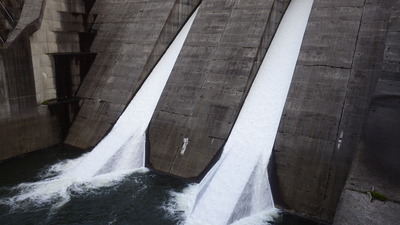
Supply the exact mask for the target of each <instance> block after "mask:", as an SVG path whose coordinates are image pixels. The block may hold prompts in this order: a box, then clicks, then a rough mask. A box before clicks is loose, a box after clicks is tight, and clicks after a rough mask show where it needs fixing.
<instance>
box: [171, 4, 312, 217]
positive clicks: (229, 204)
mask: <svg viewBox="0 0 400 225" xmlns="http://www.w3.org/2000/svg"><path fill="white" fill-rule="evenodd" d="M312 4H313V0H292V2H291V3H290V5H289V7H288V9H287V11H286V13H285V15H284V17H283V19H282V21H281V23H280V25H279V28H278V30H277V32H276V35H275V37H274V39H273V41H272V43H271V45H270V47H269V49H268V52H267V54H266V56H265V58H264V60H263V62H262V65H261V67H260V70H259V72H258V74H257V76H256V78H255V80H254V83H253V85H252V87H251V89H250V92H249V94H248V96H247V98H246V101H245V103H244V105H243V108H242V110H241V111H240V114H239V117H238V119H237V122H236V123H235V125H234V127H233V130H232V133H231V135H230V136H229V138H228V140H227V143H226V145H225V147H224V151H223V153H222V156H221V158H220V160H219V161H218V162H217V164H216V165H215V166H214V167H213V168H212V169H211V170H210V171H209V173H208V174H207V175H206V177H205V178H204V179H203V180H202V181H201V183H200V184H199V185H198V186H192V187H191V188H189V189H188V191H187V192H188V193H189V194H187V195H188V196H186V197H185V195H184V194H183V195H181V196H177V198H180V199H176V201H177V202H178V203H179V202H180V204H181V206H179V207H181V210H185V211H186V213H187V214H186V217H187V220H186V224H191V225H192V224H207V225H225V224H232V223H234V224H260V223H262V222H263V221H264V220H268V216H269V215H271V214H269V213H270V212H271V211H273V209H274V203H273V199H272V194H271V190H270V186H269V181H268V176H267V175H268V174H267V164H268V161H269V158H270V154H271V151H272V148H273V144H274V140H275V136H276V133H277V130H278V125H279V122H280V118H281V115H282V111H283V107H284V104H285V101H286V97H287V94H288V91H289V86H290V83H291V80H292V76H293V72H294V69H295V65H296V62H297V58H298V55H299V51H300V47H301V43H302V40H303V36H304V32H305V28H306V25H307V21H308V17H309V14H310V11H311V8H312ZM193 189H196V190H195V191H194V190H193ZM194 193H195V194H194ZM184 202H186V203H184ZM182 204H183V205H185V204H186V205H185V206H182ZM188 205H189V206H188ZM249 216H251V217H249Z"/></svg>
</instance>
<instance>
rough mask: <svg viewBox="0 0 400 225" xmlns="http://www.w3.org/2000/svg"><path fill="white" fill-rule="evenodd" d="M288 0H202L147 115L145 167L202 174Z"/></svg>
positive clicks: (233, 116)
mask: <svg viewBox="0 0 400 225" xmlns="http://www.w3.org/2000/svg"><path fill="white" fill-rule="evenodd" d="M288 3H289V1H285V0H283V1H278V0H275V1H274V0H268V1H259V0H247V1H226V0H205V1H203V2H202V4H201V5H200V8H199V12H198V14H197V17H196V18H195V20H194V23H193V26H192V28H191V30H190V32H189V35H188V37H187V39H186V42H185V44H184V46H183V48H182V51H181V54H180V56H179V57H178V60H177V62H176V64H175V66H174V69H173V71H172V73H171V75H170V78H169V80H168V82H167V84H166V87H165V89H164V91H163V94H162V96H161V98H160V101H159V103H158V105H157V108H156V110H155V113H154V115H153V118H152V120H151V123H150V127H149V130H148V138H149V140H148V142H149V144H148V156H149V157H148V166H149V167H151V168H153V169H155V170H158V171H162V172H165V173H169V174H173V175H175V176H179V177H183V178H199V177H201V176H202V175H203V174H204V172H206V170H207V167H208V166H210V165H212V163H213V160H216V159H217V158H218V152H219V151H220V150H221V149H222V147H223V145H224V143H225V141H226V139H227V138H228V136H229V133H230V131H231V129H232V127H233V124H234V123H235V120H236V118H237V115H238V113H239V111H240V108H241V106H242V104H243V102H244V99H245V97H246V94H247V92H248V90H249V88H250V86H251V83H252V81H253V79H254V76H255V75H256V73H257V70H258V68H259V65H260V62H261V61H262V59H263V57H264V55H265V52H266V50H267V48H268V46H269V43H270V41H271V39H272V36H273V35H274V33H275V31H276V28H277V25H278V24H279V22H280V20H281V18H282V15H283V13H284V11H285V9H286V8H287V6H288ZM182 148H185V150H184V151H182Z"/></svg>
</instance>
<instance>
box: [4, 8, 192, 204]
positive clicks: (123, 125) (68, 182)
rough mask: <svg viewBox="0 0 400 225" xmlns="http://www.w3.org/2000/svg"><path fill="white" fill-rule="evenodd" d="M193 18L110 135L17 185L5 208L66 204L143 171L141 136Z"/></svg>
mask: <svg viewBox="0 0 400 225" xmlns="http://www.w3.org/2000/svg"><path fill="white" fill-rule="evenodd" d="M196 14H197V11H196V12H195V13H193V15H192V16H191V18H190V19H189V20H188V22H187V23H186V24H185V26H184V27H183V28H182V30H181V31H180V32H179V34H178V35H177V37H176V38H175V40H174V41H173V43H172V44H171V45H170V47H169V48H168V49H167V51H166V52H165V54H164V55H163V57H162V58H161V59H160V61H159V62H158V63H157V65H156V66H155V68H154V69H153V71H152V72H151V74H150V75H149V77H148V78H147V80H146V81H145V83H144V84H143V86H142V87H141V88H140V90H139V91H138V93H137V94H136V95H135V97H134V98H133V99H132V101H131V102H130V104H129V105H128V107H127V108H126V110H125V111H124V113H123V114H122V115H121V116H120V118H119V119H118V121H117V123H116V124H115V126H114V127H113V129H112V130H111V132H110V133H109V134H108V135H107V136H106V137H105V138H104V139H103V140H102V141H101V142H100V143H99V144H98V145H97V146H96V147H95V148H94V149H93V150H92V151H91V152H90V153H88V154H85V155H84V156H82V157H80V158H78V159H75V160H70V161H67V162H61V163H59V164H57V165H54V166H52V167H51V168H50V169H49V171H48V175H45V176H44V177H43V180H42V181H39V182H35V183H23V184H20V185H19V186H18V187H17V189H19V190H21V193H20V194H19V195H17V196H15V197H13V198H12V199H9V200H7V201H8V204H10V205H12V204H16V203H18V202H22V201H26V200H33V201H35V202H37V203H41V202H48V201H49V200H52V199H53V200H54V199H55V198H57V199H61V200H60V201H61V203H63V202H66V201H68V200H69V198H70V196H69V194H70V191H71V190H73V191H74V192H81V191H82V192H85V191H87V190H90V189H93V188H97V187H104V186H109V185H113V184H115V182H117V181H118V180H120V179H122V178H123V177H124V176H125V175H127V174H130V173H132V172H134V171H138V172H143V171H146V169H145V168H144V154H145V153H144V152H145V141H146V138H145V132H146V129H147V127H148V124H149V122H150V120H151V117H152V115H153V113H154V110H155V108H156V106H157V102H158V100H159V98H160V96H161V93H162V91H163V89H164V86H165V84H166V82H167V80H168V77H169V75H170V73H171V71H172V68H173V66H174V64H175V61H176V59H177V58H178V55H179V52H180V50H181V48H182V46H183V43H184V41H185V39H186V37H187V34H188V33H189V30H190V27H191V26H192V23H193V20H194V18H195V16H196ZM49 174H58V175H56V176H53V175H50V176H49ZM7 201H6V202H4V201H3V202H2V203H7ZM61 205H62V204H61Z"/></svg>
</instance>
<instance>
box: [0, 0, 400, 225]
mask: <svg viewBox="0 0 400 225" xmlns="http://www.w3.org/2000/svg"><path fill="white" fill-rule="evenodd" d="M292 1H296V0H292ZM297 1H301V0H297ZM1 3H2V6H4V7H0V9H1V10H2V13H1V15H2V17H0V25H1V27H0V37H1V40H3V41H1V42H0V45H1V46H0V143H1V145H0V160H8V159H11V158H13V157H16V156H19V155H22V154H25V153H28V152H32V151H35V150H38V149H42V148H46V147H49V146H53V145H57V144H67V145H71V146H74V147H76V148H80V149H83V150H91V149H92V148H93V147H94V146H96V144H97V143H98V142H99V141H100V140H101V139H102V138H103V137H104V136H105V135H106V134H107V133H108V132H109V131H110V130H111V128H112V127H113V125H114V124H115V123H116V121H117V119H118V118H119V116H120V115H121V114H122V112H123V111H124V110H125V108H126V107H127V104H128V103H129V102H130V100H131V99H132V98H134V96H135V95H136V93H137V92H138V90H139V89H140V87H141V86H142V84H143V83H144V81H145V80H146V79H147V76H148V75H149V74H150V72H151V71H152V69H153V68H154V66H155V65H156V64H157V62H158V61H159V59H160V58H161V56H162V55H163V54H164V52H165V50H166V49H167V47H168V46H169V45H170V43H171V42H172V41H173V40H174V38H175V36H176V35H177V33H178V32H179V31H180V29H181V28H182V26H183V24H184V23H185V22H186V21H187V20H188V18H189V16H190V15H191V14H192V13H193V12H194V10H195V9H196V8H197V7H198V8H199V9H198V14H197V16H196V18H195V20H194V22H193V26H192V28H191V29H190V31H189V34H188V37H187V39H186V41H185V43H184V45H183V48H182V51H181V53H180V55H179V57H178V60H177V62H176V64H175V66H174V68H173V70H172V73H171V76H170V78H169V79H168V81H167V84H166V87H165V89H164V90H163V93H162V95H161V98H160V100H159V102H158V105H157V107H156V110H155V112H154V114H153V116H152V119H151V122H150V125H149V127H148V130H147V159H146V164H147V166H148V167H150V168H151V169H153V170H155V171H159V172H161V173H166V174H170V175H172V176H177V177H181V178H184V179H189V180H197V181H198V180H200V179H201V178H202V177H203V176H204V175H205V173H206V172H207V171H208V169H210V168H211V166H212V165H214V163H215V162H216V161H217V160H218V158H219V156H220V154H221V149H222V148H223V146H224V145H225V142H226V140H227V138H228V136H229V134H230V132H231V130H232V127H233V125H234V124H235V122H236V119H237V116H238V113H239V111H240V109H241V107H242V105H243V102H244V100H245V98H246V96H247V93H248V91H249V89H250V87H251V85H252V83H253V80H254V78H255V75H256V74H257V71H258V69H259V66H260V63H261V61H262V60H263V58H264V55H265V53H266V51H267V50H268V47H269V44H270V42H271V40H272V38H273V36H274V34H275V32H276V29H277V27H278V25H279V23H280V21H281V18H282V16H283V14H284V13H285V11H286V8H287V6H288V5H289V3H290V0H247V1H243V0H202V1H201V0H195V1H193V0H192V1H190V0H154V1H139V0H122V1H107V0H97V1H94V0H59V1H56V0H25V1H18V0H1ZM22 3H24V4H22ZM399 13H400V1H398V0H384V1H382V0H380V1H378V0H353V1H348V0H314V3H313V8H312V10H311V14H310V18H309V20H308V23H307V28H306V32H305V35H304V39H303V43H302V47H301V50H300V55H299V57H298V60H297V64H296V69H295V72H294V75H293V80H292V82H291V87H290V90H289V94H288V97H287V100H286V104H285V108H284V111H283V114H282V117H281V121H280V126H279V129H278V133H277V136H276V139H275V145H274V149H273V153H272V154H273V155H272V158H271V161H270V170H269V173H270V180H271V183H272V184H273V194H274V198H275V203H276V205H277V206H278V207H279V208H282V209H284V210H288V211H290V212H293V213H297V214H300V215H305V216H307V217H310V218H313V219H316V220H320V221H323V222H327V223H331V222H332V221H334V223H336V224H344V222H343V221H345V220H348V215H349V213H350V212H349V210H347V209H349V208H352V209H353V210H350V211H351V213H352V214H353V215H361V217H362V215H365V213H366V212H361V211H362V210H361V207H360V208H357V207H351V205H349V202H355V203H354V204H357V203H360V204H362V205H367V201H365V198H366V197H367V194H366V192H367V191H369V189H370V188H371V187H369V186H374V187H376V188H377V190H378V191H380V192H384V193H387V195H388V197H389V199H390V201H389V202H390V208H389V209H388V212H389V214H390V212H392V211H391V210H394V211H395V210H397V209H398V207H399V206H398V205H399V204H398V199H397V197H396V196H398V194H399V193H400V190H399V189H398V185H397V184H396V182H394V181H393V180H394V178H395V177H396V174H397V172H396V171H398V165H395V164H393V163H392V162H393V161H395V160H396V159H400V156H399V154H398V152H397V151H398V150H396V149H395V148H394V147H393V146H395V144H393V143H397V142H396V140H397V139H398V137H399V136H398V134H399V131H398V129H396V128H395V127H390V126H389V125H390V124H397V123H398V121H399V119H398V117H396V116H397V115H398V112H399V108H398V101H397V100H396V99H398V96H399V93H400V89H399V86H400V85H399V80H400V78H399V73H400V66H399V65H400V64H399V62H400V58H399V57H400V54H399V53H400V50H399V44H398V43H400V38H399V32H400V29H399V27H400V20H399V17H398V15H399ZM13 21H14V22H13ZM288 35H290V34H288ZM271 107H273V106H271ZM385 119H386V120H385ZM374 127H378V128H379V129H380V130H382V132H383V133H384V135H381V134H380V133H379V132H378V133H377V132H375V131H374ZM386 129H388V130H386ZM378 136H379V138H377V137H378ZM374 138H377V139H376V142H373V143H372V144H371V143H370V141H371V139H374ZM386 143H391V144H392V145H391V144H386ZM183 147H184V151H183V153H182V149H183ZM380 147H382V149H386V150H382V151H385V152H387V155H386V154H385V155H381V156H380V157H379V160H377V161H376V162H374V163H373V164H372V163H371V164H369V163H368V162H369V161H370V160H371V159H373V158H374V157H372V156H373V155H374V154H376V152H377V151H380V150H379V149H380ZM389 158H390V160H389ZM353 162H354V163H353ZM243 163H245V162H243ZM370 166H373V167H374V168H379V169H374V168H372V167H370ZM388 170H390V171H392V172H391V173H390V174H392V175H390V176H389V175H388V176H383V175H382V174H386V172H387V171H388ZM371 171H373V172H371ZM368 174H371V178H370V179H361V178H362V177H364V176H367V175H368ZM393 174H394V175H393ZM380 175H382V176H380ZM387 187H392V188H387ZM367 188H368V189H367ZM365 189H367V190H365ZM343 190H344V191H343ZM339 202H340V203H339ZM338 205H339V208H337V207H338ZM367 206H368V213H373V212H375V210H377V208H378V206H377V205H374V204H371V205H367ZM335 214H336V217H335ZM365 218H368V216H365ZM390 218H391V220H394V219H396V218H392V217H390ZM380 219H381V220H380ZM371 221H373V220H370V221H368V220H366V223H368V222H371ZM379 221H380V222H382V221H385V220H384V218H383V216H382V217H380V216H377V219H376V221H375V222H376V223H378V222H379ZM382 223H384V222H382ZM386 224H390V223H389V222H387V223H386Z"/></svg>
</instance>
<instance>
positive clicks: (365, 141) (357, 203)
mask: <svg viewBox="0 0 400 225" xmlns="http://www.w3.org/2000/svg"><path fill="white" fill-rule="evenodd" d="M389 3H393V1H391V2H389ZM371 7H377V8H378V9H381V10H380V11H381V12H382V13H383V14H385V15H387V16H388V17H386V18H387V20H385V23H383V25H384V26H382V29H383V30H385V31H387V32H383V33H384V34H383V35H382V36H383V37H384V42H383V43H382V47H383V49H384V50H383V56H382V57H380V58H379V59H380V61H379V64H378V65H377V66H378V68H379V70H377V71H376V75H377V76H379V80H378V84H377V86H376V88H375V92H374V95H373V97H374V98H373V100H372V103H371V106H370V108H369V113H368V118H367V121H366V123H365V125H364V128H363V132H362V138H361V140H360V142H359V143H358V146H357V150H358V151H357V155H356V157H355V160H354V163H353V165H352V169H351V172H350V174H349V176H348V179H347V182H346V185H345V188H344V191H343V193H342V196H341V200H340V204H339V207H338V211H337V213H336V216H335V219H334V223H333V224H340V225H346V224H371V225H375V224H393V225H394V224H398V223H399V221H400V213H399V212H400V180H399V177H400V167H399V161H400V150H399V146H400V120H399V118H400V42H399V40H400V19H399V17H398V16H399V14H400V1H396V3H395V4H394V5H393V4H388V5H384V4H382V3H378V4H377V6H375V5H374V6H371ZM373 188H374V189H375V191H377V192H378V193H380V194H383V195H384V196H386V198H387V199H388V200H387V201H385V202H383V201H379V200H376V199H375V200H371V199H370V196H369V195H368V194H367V192H368V191H371V190H372V189H373Z"/></svg>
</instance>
